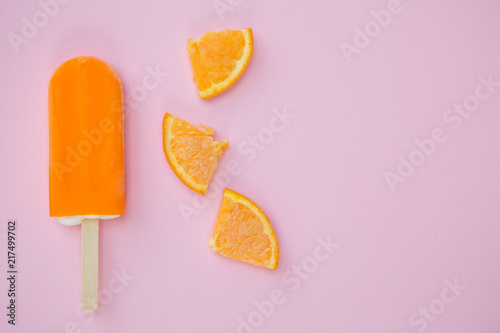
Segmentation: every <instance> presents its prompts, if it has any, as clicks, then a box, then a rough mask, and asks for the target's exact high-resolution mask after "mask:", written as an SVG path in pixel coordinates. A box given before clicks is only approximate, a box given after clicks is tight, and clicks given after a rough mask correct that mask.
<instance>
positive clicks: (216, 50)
mask: <svg viewBox="0 0 500 333" xmlns="http://www.w3.org/2000/svg"><path fill="white" fill-rule="evenodd" d="M187 50H188V53H189V59H190V60H191V67H192V68H193V75H194V77H193V79H194V82H195V83H196V86H197V87H198V92H199V94H200V97H201V99H208V98H210V97H213V96H215V95H217V94H220V93H221V92H223V91H224V90H226V89H228V88H229V87H231V86H232V85H233V84H234V83H235V82H236V80H238V78H239V77H240V76H241V74H243V72H244V71H245V69H246V68H247V65H248V63H249V62H250V59H251V58H252V52H253V35H252V29H243V30H229V29H227V30H225V31H219V32H215V31H208V32H207V33H206V34H204V35H203V36H201V38H200V39H199V40H194V39H192V38H189V39H188V48H187Z"/></svg>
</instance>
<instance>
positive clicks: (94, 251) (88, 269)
mask: <svg viewBox="0 0 500 333" xmlns="http://www.w3.org/2000/svg"><path fill="white" fill-rule="evenodd" d="M98 272H99V219H84V220H83V221H82V309H83V311H85V312H89V313H90V312H94V311H95V310H96V309H97V302H98V299H97V281H98V276H99V274H98Z"/></svg>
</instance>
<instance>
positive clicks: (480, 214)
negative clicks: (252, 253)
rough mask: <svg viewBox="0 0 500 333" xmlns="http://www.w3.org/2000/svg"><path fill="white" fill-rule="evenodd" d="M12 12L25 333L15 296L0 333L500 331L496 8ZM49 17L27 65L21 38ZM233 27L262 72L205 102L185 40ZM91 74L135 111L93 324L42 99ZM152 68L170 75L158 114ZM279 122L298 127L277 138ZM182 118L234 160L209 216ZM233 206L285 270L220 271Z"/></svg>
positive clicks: (27, 47)
mask: <svg viewBox="0 0 500 333" xmlns="http://www.w3.org/2000/svg"><path fill="white" fill-rule="evenodd" d="M47 1H48V0H42V2H47ZM49 2H50V1H49ZM229 3H232V4H233V5H230V4H229ZM214 4H215V5H219V6H221V7H220V8H223V9H220V11H222V10H226V11H225V12H224V13H221V15H220V16H219V15H218V13H217V11H216V9H215V7H214ZM221 4H222V5H221ZM224 4H225V5H226V7H223V5H224ZM384 8H389V9H391V10H392V11H393V13H392V14H390V15H391V19H390V22H388V21H389V19H388V17H387V15H385V16H384V14H387V13H390V12H382V14H379V15H377V14H375V16H377V17H378V18H379V20H380V21H381V22H382V23H383V25H385V27H382V28H380V25H379V24H378V23H374V22H375V21H374V16H373V15H372V14H370V12H371V11H376V12H379V11H380V10H382V9H384ZM0 9H1V10H0V31H1V35H2V36H3V37H2V39H1V42H0V52H1V53H0V57H1V60H2V65H1V73H2V76H1V78H0V91H1V93H2V97H1V98H0V110H1V121H0V129H1V131H0V133H1V134H0V135H1V147H2V156H3V159H2V163H1V171H2V191H1V192H0V205H1V208H2V209H1V216H0V221H1V229H0V237H2V236H3V237H4V236H5V233H6V223H7V221H8V219H17V221H18V228H17V236H18V237H17V238H18V239H17V242H18V245H17V247H18V251H17V257H18V269H19V276H18V286H17V290H18V297H17V304H18V308H17V325H16V326H15V327H12V326H11V325H7V323H6V321H7V317H6V316H5V313H6V309H5V308H6V306H7V302H8V299H7V296H6V292H7V289H8V286H7V281H6V279H5V278H1V279H0V295H1V296H0V303H1V307H0V308H1V309H3V310H1V311H0V312H1V313H0V315H1V316H0V318H2V319H1V321H0V331H2V332H5V331H7V332H58V333H60V332H238V330H239V332H252V331H254V332H345V333H352V332H356V333H357V332H360V333H363V332H377V333H378V332H381V333H382V332H384V333H387V332H394V333H403V332H407V333H413V332H454V333H476V332H481V333H496V332H500V319H499V318H500V316H499V312H498V309H499V308H500V287H499V283H498V281H499V279H500V268H499V267H500V266H499V264H498V263H499V259H500V247H499V246H498V244H499V240H500V227H499V223H498V221H499V218H500V205H499V204H498V199H499V194H500V186H499V185H500V173H499V172H498V167H499V163H500V150H499V149H498V143H499V140H500V131H499V130H498V125H499V122H500V114H499V112H498V111H499V107H500V85H498V84H486V85H484V84H483V83H481V82H482V81H481V80H483V81H484V80H488V77H489V76H491V79H492V80H493V81H500V68H499V59H500V40H499V38H498V31H500V21H499V20H498V17H499V15H500V3H499V2H498V1H495V0H481V1H452V0H445V1H439V2H435V1H428V0H421V1H408V0H401V3H400V4H399V5H397V3H394V2H389V1H385V0H381V1H355V2H353V1H347V0H344V1H316V2H308V3H306V2H303V1H273V2H269V1H236V0H232V1H230V2H228V0H220V1H216V2H214V3H213V2H212V1H211V0H209V1H168V2H167V1H159V0H157V1H153V0H144V1H96V0H92V1H81V0H72V1H69V2H68V3H66V4H61V5H59V10H58V11H57V13H55V14H54V15H53V17H49V18H48V19H47V22H44V21H43V20H44V16H43V14H42V15H38V14H37V13H38V12H40V11H41V7H40V5H39V3H38V1H34V0H30V1H23V2H21V1H9V2H7V1H2V4H1V5H0ZM229 9H231V10H229ZM52 10H54V8H52ZM33 15H35V16H36V19H37V20H39V21H38V23H39V24H40V25H43V26H42V27H40V28H39V29H38V32H36V33H34V32H33V31H31V33H32V35H29V31H25V33H28V35H29V37H30V38H27V39H26V41H27V43H25V44H21V45H19V50H18V52H17V53H16V52H15V51H14V48H13V46H12V45H11V43H10V42H9V33H11V32H12V33H15V34H18V35H21V34H22V31H21V29H22V27H23V25H25V24H26V23H23V18H24V17H25V18H27V20H28V21H31V22H33ZM37 15H38V16H37ZM47 17H48V16H46V17H45V18H47ZM44 23H45V25H44ZM365 26H366V28H368V29H372V30H369V34H371V35H372V36H373V37H369V36H368V37H365V38H363V37H364V36H357V37H355V35H356V34H358V35H359V32H356V31H358V30H357V27H359V28H360V29H364V28H365ZM225 27H228V28H235V29H240V28H246V27H251V28H252V29H253V32H254V38H255V52H254V56H253V59H252V61H251V62H250V65H249V67H248V69H247V71H246V72H245V73H244V75H243V76H242V77H241V79H240V80H239V82H238V83H237V84H236V85H234V86H233V87H232V88H231V89H230V90H229V91H227V92H225V93H223V94H222V95H220V96H218V97H216V98H213V99H211V100H208V101H200V100H199V98H198V96H197V92H196V90H195V85H194V83H193V82H192V78H191V77H192V73H191V69H190V65H189V60H188V57H187V54H186V40H187V38H188V37H198V36H200V35H201V34H202V33H203V32H204V31H206V30H209V29H212V30H218V29H223V28H225ZM25 30H26V28H25ZM28 30H29V29H28ZM10 36H11V37H12V35H10ZM367 38H369V39H370V40H369V41H368V40H367ZM355 42H356V43H357V45H358V46H359V48H358V49H357V50H356V52H357V53H353V54H352V56H351V57H349V60H350V61H348V59H347V58H346V57H345V55H344V54H343V51H342V48H341V47H343V48H344V49H346V48H348V47H349V46H346V44H342V43H348V44H350V45H351V48H350V50H351V51H352V50H353V47H355V44H354V43H355ZM365 44H367V45H365ZM353 52H354V51H353ZM78 55H94V56H97V57H99V58H101V59H103V60H105V61H107V62H108V63H109V64H110V65H112V66H113V67H114V68H115V69H116V71H117V72H118V73H119V74H120V76H121V78H122V81H123V85H124V93H125V96H126V98H128V102H127V111H126V118H125V128H126V138H125V145H126V169H127V211H126V214H125V216H123V217H121V218H119V219H117V220H112V221H105V222H102V223H101V231H100V235H101V243H100V245H101V248H100V277H99V279H100V288H101V302H102V303H103V304H101V306H100V308H99V311H98V312H97V313H95V314H94V315H84V314H82V313H81V312H80V311H78V308H79V302H80V259H79V258H80V228H79V227H65V226H62V225H60V224H58V223H57V222H56V221H55V220H54V219H53V218H49V216H48V215H49V210H48V179H47V178H48V177H47V175H48V170H47V168H48V125H47V86H48V82H49V79H50V76H51V74H52V72H53V71H54V69H55V68H56V67H57V66H58V65H59V64H60V63H62V62H63V61H64V60H67V59H69V58H71V57H74V56H78ZM148 68H149V71H151V70H155V68H157V69H158V70H159V71H161V72H168V73H169V74H168V76H166V75H164V76H159V77H158V81H159V83H158V85H157V87H155V88H154V89H151V90H149V91H147V94H146V96H142V95H140V93H141V88H140V87H141V85H142V82H143V80H144V79H145V77H146V76H147V75H148ZM480 77H482V78H480ZM478 85H482V86H480V87H479V88H477V86H478ZM488 89H489V90H488ZM142 92H143V91H142ZM134 94H135V96H136V98H135V100H134V99H133V97H132V96H134ZM137 94H139V95H137ZM474 94H476V95H477V96H478V97H479V98H477V97H471V96H473V95H474ZM137 96H139V97H140V98H139V100H138V99H137ZM462 103H468V104H467V108H468V109H470V110H472V111H470V112H469V111H467V110H466V109H465V108H464V109H463V110H465V111H459V110H458V109H457V111H458V112H461V114H462V116H461V115H459V113H450V112H453V111H448V109H450V108H453V107H454V105H455V104H457V105H459V104H462ZM273 109H277V110H278V111H279V112H283V110H284V109H286V110H287V112H288V113H289V114H292V115H293V116H294V118H293V119H289V120H288V123H287V124H286V125H285V126H279V128H277V127H276V126H274V127H273V128H274V129H275V130H276V131H275V132H272V131H271V130H270V128H271V127H270V126H271V125H272V124H274V125H276V124H278V125H279V123H278V122H276V123H275V122H274V121H272V119H273V117H274V115H275V114H274V113H273ZM165 112H170V113H172V114H174V115H178V116H181V117H183V118H185V119H186V120H189V121H192V122H196V123H204V124H207V125H210V126H213V127H214V128H215V129H216V137H217V138H219V139H224V138H228V139H229V142H230V148H229V149H228V150H227V152H226V153H225V155H224V156H223V159H222V160H221V163H220V166H219V168H218V175H219V178H220V179H221V180H220V183H224V181H225V183H227V185H226V184H222V186H219V185H216V184H215V183H214V184H215V185H214V184H213V185H212V191H213V192H211V193H212V195H211V196H210V198H209V199H206V200H205V201H203V200H202V197H201V196H199V195H197V194H195V193H194V192H192V191H190V190H189V189H187V188H186V187H185V186H184V185H183V184H182V183H181V182H180V181H179V180H178V179H177V178H176V177H175V175H174V174H173V172H172V171H171V170H170V168H169V166H168V164H167V162H166V160H165V157H164V155H163V151H162V142H161V121H162V117H163V115H164V113H165ZM457 117H458V118H457ZM271 123H272V124H271ZM266 128H267V129H266ZM435 129H437V131H436V130H435ZM433 133H434V134H435V135H434V141H433V142H431V141H429V138H432V137H433ZM251 136H257V137H259V136H260V138H261V139H262V140H263V141H265V142H266V144H263V145H262V147H260V146H259V147H260V148H261V150H255V154H253V153H251V152H250V151H249V149H250V148H249V147H251V146H250V143H249V141H248V140H251V139H249V138H250V137H251ZM271 136H272V138H271ZM415 140H419V142H420V146H422V145H424V146H423V148H421V149H420V150H419V148H418V145H417V143H415ZM239 147H240V149H239ZM422 150H425V151H426V152H427V155H424V152H422ZM400 156H401V158H400ZM402 159H404V160H405V161H408V160H411V161H413V162H414V163H415V164H418V165H417V166H416V167H411V166H409V165H405V164H407V163H410V162H401V161H402ZM235 163H237V166H238V168H236V169H237V172H233V174H229V173H223V172H222V171H224V170H227V169H228V167H229V169H231V167H234V166H235V165H236V164H235ZM400 164H401V166H400V167H399V169H400V170H399V172H400V173H398V166H399V165H400ZM388 173H392V176H388ZM228 175H229V177H228ZM386 177H392V179H393V180H394V179H399V180H400V182H397V183H395V184H394V188H393V190H391V187H390V186H389V184H388V182H387V181H386ZM396 177H401V178H396ZM228 178H229V179H228ZM401 180H402V182H401ZM224 186H227V187H229V188H231V189H234V190H236V191H239V192H241V193H242V194H244V195H246V196H248V197H249V198H251V199H253V200H254V201H255V202H256V203H258V204H259V205H260V206H261V208H263V209H264V211H265V212H266V213H267V214H268V216H269V218H270V219H271V221H272V223H273V225H274V227H275V230H276V233H277V235H278V240H279V243H280V248H281V259H280V263H279V268H278V270H277V271H271V270H266V269H262V268H258V267H253V266H251V265H247V264H243V263H239V262H234V261H231V260H229V259H227V258H224V257H222V256H220V255H218V254H214V253H212V252H211V251H210V250H209V248H208V246H207V245H206V242H207V241H208V239H209V237H210V233H211V229H212V226H213V223H214V220H215V217H216V214H217V210H218V206H219V202H220V198H221V191H222V188H223V187H224ZM181 209H184V210H186V209H187V210H190V211H191V212H192V213H193V212H194V215H191V216H189V218H188V217H185V216H184V217H183V215H182V214H181ZM328 237H330V240H331V242H334V243H336V244H335V246H334V247H331V248H329V249H328V250H330V252H331V253H330V252H328V251H327V250H325V249H324V248H320V247H318V246H321V245H320V244H322V243H321V242H327V239H328ZM318 238H320V239H322V241H318ZM0 243H1V244H0V249H1V250H0V257H1V258H2V259H1V261H0V272H1V274H0V275H1V276H4V274H6V273H5V272H6V270H7V267H6V259H5V258H6V257H7V255H6V242H5V238H3V239H2V238H0ZM294 266H295V270H293V271H291V270H292V269H293V267H294ZM297 267H303V268H300V269H301V271H300V272H299V271H297ZM123 272H124V273H125V274H126V275H128V276H131V277H133V279H131V278H129V280H127V279H126V278H125V280H124V278H123V277H122V278H121V280H119V279H117V278H116V275H121V274H122V273H123ZM307 272H308V273H307ZM454 284H455V286H453V285H454ZM271 300H274V301H275V302H276V304H275V305H271V303H270V302H271ZM255 302H257V303H258V304H259V305H258V306H256V305H255ZM273 304H274V303H273ZM258 308H261V310H260V312H258V311H259V310H258ZM273 308H274V309H273ZM262 313H264V314H262ZM243 322H244V323H243ZM251 325H253V326H251Z"/></svg>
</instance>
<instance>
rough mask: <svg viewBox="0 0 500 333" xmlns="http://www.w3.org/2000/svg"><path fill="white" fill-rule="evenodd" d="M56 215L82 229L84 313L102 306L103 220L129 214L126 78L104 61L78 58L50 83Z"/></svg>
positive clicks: (51, 170) (52, 189)
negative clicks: (124, 103) (100, 252)
mask: <svg viewBox="0 0 500 333" xmlns="http://www.w3.org/2000/svg"><path fill="white" fill-rule="evenodd" d="M49 136H50V138H49V155H50V156H49V187H50V188H49V193H50V215H51V216H55V217H57V219H58V220H59V222H61V223H63V224H67V225H73V224H79V223H81V224H82V243H81V244H82V245H81V246H82V309H83V310H84V311H86V312H93V311H95V310H96V309H97V305H98V300H97V298H98V258H99V255H98V248H99V241H98V240H99V219H109V218H114V217H117V216H119V215H121V214H123V213H124V210H125V167H124V161H123V106H122V90H121V84H120V78H119V77H118V75H117V74H116V73H115V71H114V70H113V69H112V68H111V67H109V66H108V65H107V64H106V63H104V62H103V61H101V60H99V59H96V58H93V57H77V58H73V59H70V60H68V61H66V62H65V63H63V64H62V65H61V66H59V68H57V70H56V71H55V72H54V74H53V75H52V79H51V80H50V84H49Z"/></svg>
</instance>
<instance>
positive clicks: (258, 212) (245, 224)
mask: <svg viewBox="0 0 500 333" xmlns="http://www.w3.org/2000/svg"><path fill="white" fill-rule="evenodd" d="M208 246H210V248H211V249H212V251H214V252H218V253H220V254H222V255H223V256H226V257H229V258H232V259H235V260H239V261H244V262H247V263H249V264H253V265H256V266H263V267H267V268H271V269H276V268H278V259H279V246H278V240H277V239H276V234H275V233H274V230H273V227H272V226H271V222H269V219H268V218H267V216H266V214H265V213H264V212H263V211H262V209H260V208H259V206H257V205H256V204H255V203H253V202H252V201H251V200H250V199H248V198H246V197H245V196H243V195H241V194H239V193H237V192H235V191H232V190H230V189H227V188H226V190H225V191H224V197H223V199H222V204H221V207H220V210H219V215H218V216H217V221H216V222H215V227H214V230H213V232H212V238H211V239H210V241H209V242H208Z"/></svg>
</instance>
